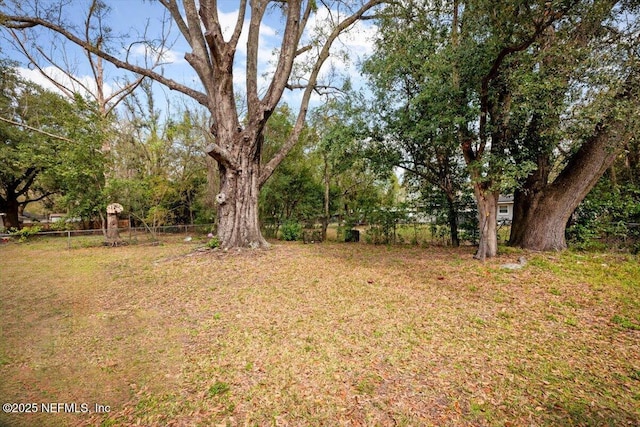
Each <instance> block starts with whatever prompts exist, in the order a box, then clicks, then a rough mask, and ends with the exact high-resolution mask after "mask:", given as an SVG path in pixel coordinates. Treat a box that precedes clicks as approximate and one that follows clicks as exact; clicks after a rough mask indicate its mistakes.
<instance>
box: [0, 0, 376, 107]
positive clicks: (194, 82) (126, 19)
mask: <svg viewBox="0 0 640 427" xmlns="http://www.w3.org/2000/svg"><path fill="white" fill-rule="evenodd" d="M105 1H106V3H107V4H108V5H109V6H110V7H111V12H110V14H109V15H108V17H107V19H105V22H106V24H107V25H108V26H109V27H111V28H112V30H113V32H114V33H115V34H128V35H129V36H131V37H137V38H140V37H142V34H143V32H144V31H145V29H146V31H147V34H148V35H149V36H151V37H158V36H159V34H160V33H161V29H162V28H161V24H160V23H161V21H162V18H163V14H164V12H165V11H164V8H163V7H162V6H161V5H160V4H158V3H155V2H149V1H146V2H143V1H140V0H105ZM45 2H48V3H52V1H50V0H45ZM69 3H70V6H68V7H67V9H65V11H64V12H63V17H64V19H65V20H68V21H69V22H74V23H76V24H77V25H79V27H80V28H81V23H82V21H83V20H84V19H85V17H86V13H87V12H86V11H87V4H88V0H73V1H71V2H69ZM218 5H219V6H218V7H219V16H220V21H221V23H222V26H223V31H224V32H225V36H226V37H228V36H229V35H230V34H231V32H232V30H233V26H234V25H235V22H236V18H237V13H238V11H237V7H238V1H237V0H219V1H218ZM332 13H334V14H335V13H336V11H335V10H333V11H332ZM327 15H328V13H327V12H326V11H323V10H320V11H319V13H318V15H317V16H316V17H314V18H312V19H311V21H310V22H309V25H308V26H307V28H308V29H312V28H315V27H316V26H318V25H320V23H321V22H323V18H326V17H327ZM248 19H249V17H248V16H247V17H246V19H245V27H244V30H243V33H242V36H241V39H240V42H239V44H238V50H237V53H236V58H235V61H236V65H235V67H234V84H235V86H236V93H237V94H238V95H242V94H244V86H245V65H246V49H247V46H246V42H247V31H246V29H247V27H248ZM283 24H284V20H283V18H282V16H281V14H279V13H278V11H277V10H273V11H272V13H268V14H267V16H265V19H264V20H263V23H262V26H261V32H260V45H259V74H260V75H265V76H264V77H262V78H261V79H260V80H261V82H260V86H261V87H262V88H265V87H266V86H267V84H268V77H267V75H268V73H269V72H270V71H272V70H273V69H274V67H275V64H274V61H273V58H274V57H273V53H274V49H276V48H277V47H278V46H279V44H280V41H281V35H282V32H283V26H284V25H283ZM375 33H376V28H375V26H374V25H373V24H372V23H371V21H363V22H358V23H357V24H356V25H355V26H354V27H353V28H352V29H351V30H350V31H349V32H348V34H345V35H344V36H342V37H341V38H340V39H339V40H338V41H337V43H335V44H334V49H333V52H338V50H341V51H342V52H343V53H346V54H347V56H348V58H349V60H345V56H344V55H336V56H335V57H332V58H330V59H329V61H327V63H326V64H325V66H324V68H323V72H324V74H325V75H327V74H328V73H329V70H330V69H333V70H335V71H337V72H338V73H339V74H342V75H346V76H349V77H350V78H351V80H352V82H353V84H354V86H355V87H356V88H358V87H360V86H361V85H362V78H361V77H360V74H359V72H358V66H357V64H358V63H359V61H360V60H362V59H364V58H365V57H366V56H368V55H369V54H371V52H372V44H373V38H374V37H375ZM170 34H171V37H170V40H171V49H170V50H169V51H168V52H166V53H165V54H164V55H163V62H164V63H165V65H163V66H162V71H163V73H164V74H165V75H166V76H167V77H170V78H172V79H174V80H176V81H178V82H180V83H183V84H185V85H187V86H190V87H194V88H198V89H199V88H200V84H199V81H198V77H197V75H196V73H195V71H194V70H193V69H192V68H191V67H190V65H189V64H188V63H187V62H186V60H185V59H184V55H185V53H187V52H188V51H190V48H189V46H188V45H187V43H186V41H185V40H184V39H183V38H182V37H181V36H180V34H179V32H178V31H177V28H176V27H175V25H174V26H173V28H172V29H171V33H170ZM3 35H4V36H6V34H3ZM307 37H308V36H307ZM38 43H39V44H40V46H42V47H43V48H44V49H45V50H46V51H48V52H51V53H52V54H53V55H55V56H57V57H58V58H59V59H60V58H63V57H64V58H66V61H67V62H68V63H70V64H73V66H72V68H73V74H74V75H75V77H76V78H77V79H78V80H79V81H82V82H85V83H87V84H88V85H89V86H92V84H91V82H92V80H93V79H92V77H91V75H90V68H89V67H88V64H87V60H86V57H84V55H83V54H82V52H81V51H80V50H79V49H77V48H75V47H74V46H73V45H72V44H71V43H65V44H63V43H62V42H61V41H60V40H54V39H53V38H52V36H51V34H50V33H49V32H47V31H40V32H39V35H38ZM3 45H5V46H7V47H6V48H5V47H3V49H2V51H3V54H4V55H9V56H11V57H12V58H13V59H16V60H18V61H19V62H20V63H21V64H22V66H21V68H20V72H21V74H22V75H23V76H24V77H26V78H28V79H30V80H33V81H35V82H37V83H39V84H42V85H43V86H46V87H49V88H54V86H53V85H52V84H51V83H50V82H49V81H47V79H46V78H45V77H43V76H42V75H41V74H40V73H39V71H38V70H35V69H34V67H33V66H31V67H28V66H27V64H26V63H25V59H24V57H23V56H21V55H19V54H17V53H15V52H14V51H12V50H11V48H10V47H9V45H8V44H6V43H4V42H3ZM121 46H122V43H120V47H117V46H116V47H115V53H117V55H116V56H119V57H121V56H122V54H123V53H124V49H123V48H122V47H121ZM131 52H132V55H131V57H132V58H134V60H137V61H141V60H142V57H143V55H144V53H145V48H144V47H143V46H142V45H136V46H135V47H134V48H133V49H132V50H131ZM45 70H46V71H47V72H48V73H49V74H50V75H51V76H52V77H54V78H56V79H59V80H62V81H68V78H65V77H64V76H62V75H61V73H59V72H55V71H54V70H53V68H51V67H49V68H46V69H45ZM123 75H125V74H123V73H122V72H121V71H119V70H117V69H115V68H113V67H110V68H109V69H108V72H107V91H111V90H113V88H114V87H116V86H117V79H119V78H121V77H122V76H123ZM155 86H156V89H155V90H156V95H157V96H161V97H163V98H164V97H165V96H174V95H175V94H173V93H170V91H168V90H165V89H163V88H162V87H161V85H159V84H156V85H155ZM301 96H302V91H300V90H297V91H285V94H284V96H283V99H282V100H281V103H282V102H286V103H287V104H289V105H290V106H291V107H292V108H293V109H294V111H295V110H296V109H297V107H298V106H299V102H300V99H301ZM320 102H321V99H320V98H319V97H318V96H316V97H314V98H313V99H312V106H314V105H318V104H319V103H320ZM162 103H163V100H161V101H159V102H158V104H159V105H161V104H162ZM173 103H174V104H176V105H177V102H173Z"/></svg>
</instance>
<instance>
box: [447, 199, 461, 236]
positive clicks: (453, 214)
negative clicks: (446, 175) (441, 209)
mask: <svg viewBox="0 0 640 427" xmlns="http://www.w3.org/2000/svg"><path fill="white" fill-rule="evenodd" d="M447 204H448V207H449V215H448V216H449V228H450V229H451V245H452V246H453V247H454V248H457V247H459V246H460V238H459V237H458V210H457V209H456V204H455V195H453V194H448V195H447Z"/></svg>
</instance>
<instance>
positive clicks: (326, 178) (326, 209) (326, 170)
mask: <svg viewBox="0 0 640 427" xmlns="http://www.w3.org/2000/svg"><path fill="white" fill-rule="evenodd" d="M330 190H331V187H330V183H329V166H328V162H327V159H326V157H325V158H324V216H323V218H322V241H323V242H324V241H325V240H327V228H329V219H330V213H329V194H330Z"/></svg>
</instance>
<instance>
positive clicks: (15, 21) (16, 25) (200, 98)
mask: <svg viewBox="0 0 640 427" xmlns="http://www.w3.org/2000/svg"><path fill="white" fill-rule="evenodd" d="M0 20H1V21H3V25H4V26H5V27H7V28H12V29H22V28H25V27H24V26H23V25H24V24H30V25H29V26H30V27H35V26H42V27H44V28H47V29H49V30H51V31H54V32H56V33H58V34H60V35H61V36H63V37H65V38H66V39H68V40H69V41H71V42H73V43H75V44H76V45H78V46H80V47H82V48H83V49H85V50H86V51H88V52H90V53H93V54H95V55H97V56H99V57H101V58H103V59H105V60H107V61H109V62H110V63H112V64H113V65H115V66H116V67H118V68H122V69H125V70H128V71H131V72H133V73H136V74H140V75H143V76H146V77H149V78H150V79H152V80H155V81H157V82H158V83H162V84H163V85H165V86H167V87H168V88H169V89H171V90H175V91H178V92H181V93H183V94H185V95H187V96H189V97H191V98H193V99H194V100H196V101H197V102H198V103H200V104H201V105H204V106H206V107H209V103H208V99H207V96H206V95H205V94H204V93H202V92H199V91H197V90H194V89H191V88H189V87H187V86H184V85H182V84H180V83H178V82H176V81H175V80H171V79H168V78H166V77H164V76H163V75H162V74H159V73H156V72H155V71H153V70H150V69H148V68H144V67H140V66H138V65H134V64H131V63H129V62H126V61H123V60H121V59H118V58H116V57H115V56H113V55H110V54H108V53H106V52H104V51H102V50H100V49H98V48H97V47H95V46H93V45H92V44H91V43H89V42H87V41H84V40H82V39H81V38H79V37H78V36H76V35H75V34H73V33H71V32H70V31H68V30H67V29H65V28H63V27H62V26H60V25H56V24H53V23H52V22H49V21H46V20H44V19H41V18H37V17H30V16H10V15H4V14H0Z"/></svg>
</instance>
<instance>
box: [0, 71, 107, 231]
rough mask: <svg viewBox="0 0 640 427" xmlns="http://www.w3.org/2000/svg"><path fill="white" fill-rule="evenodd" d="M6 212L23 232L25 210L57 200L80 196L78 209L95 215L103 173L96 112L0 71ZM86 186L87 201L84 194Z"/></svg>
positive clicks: (0, 182) (1, 195)
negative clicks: (94, 197)
mask: <svg viewBox="0 0 640 427" xmlns="http://www.w3.org/2000/svg"><path fill="white" fill-rule="evenodd" d="M0 86H1V91H0V119H1V120H0V138H1V141H2V143H1V144H0V189H1V191H0V210H1V211H3V212H6V214H7V216H6V219H5V226H6V227H8V228H13V227H15V228H19V227H20V223H19V220H18V219H19V214H20V213H21V212H22V210H23V209H24V207H25V206H26V205H27V204H29V203H33V202H36V201H40V200H43V199H44V198H47V197H50V196H52V195H54V194H60V193H66V194H67V195H71V194H73V193H74V192H75V194H76V197H74V201H75V202H77V203H74V205H75V207H76V208H78V209H80V210H81V208H80V205H82V206H85V205H88V207H87V209H88V210H91V209H93V206H91V205H90V204H91V202H90V195H91V192H92V190H93V188H92V186H91V185H87V181H86V180H89V183H91V182H92V181H91V180H90V177H92V176H94V175H95V173H96V172H98V175H99V172H100V171H101V170H102V169H101V168H102V163H101V161H100V158H98V157H97V156H96V151H97V150H98V149H99V143H98V144H96V143H95V140H94V139H93V138H94V136H95V135H96V134H98V135H99V129H97V127H98V126H97V125H96V124H95V122H94V121H93V119H94V118H95V116H94V115H93V113H94V112H95V110H93V109H92V108H90V106H88V105H87V104H86V103H85V102H84V101H83V100H81V99H76V102H75V103H71V102H68V101H67V100H65V99H63V98H62V97H61V96H60V95H57V94H54V93H53V92H50V91H46V90H44V89H42V88H41V87H39V86H37V85H35V84H33V83H31V82H27V81H24V80H22V79H20V78H19V77H18V76H17V73H16V72H15V71H14V70H13V69H12V68H10V67H7V66H5V65H3V66H2V67H0ZM81 186H84V188H85V195H84V196H82V197H80V196H79V191H78V189H79V188H80V187H81Z"/></svg>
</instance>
